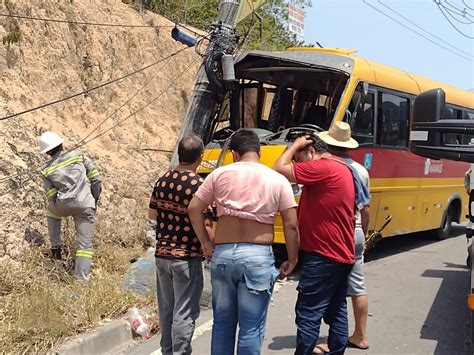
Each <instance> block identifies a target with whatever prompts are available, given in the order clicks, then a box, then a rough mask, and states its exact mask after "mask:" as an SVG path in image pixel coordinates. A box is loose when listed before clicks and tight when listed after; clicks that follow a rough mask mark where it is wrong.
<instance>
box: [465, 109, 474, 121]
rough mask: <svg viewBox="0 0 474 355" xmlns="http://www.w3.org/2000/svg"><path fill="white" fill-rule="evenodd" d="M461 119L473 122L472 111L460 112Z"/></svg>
mask: <svg viewBox="0 0 474 355" xmlns="http://www.w3.org/2000/svg"><path fill="white" fill-rule="evenodd" d="M462 119H463V120H474V112H473V111H463V112H462Z"/></svg>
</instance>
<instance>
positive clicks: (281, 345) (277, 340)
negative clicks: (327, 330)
mask: <svg viewBox="0 0 474 355" xmlns="http://www.w3.org/2000/svg"><path fill="white" fill-rule="evenodd" d="M327 341H328V338H327V336H320V337H319V338H318V344H326V343H327ZM295 348H296V335H285V336H279V337H273V338H272V342H271V343H270V344H268V349H270V350H274V351H280V350H286V349H289V350H290V349H291V351H289V352H288V353H289V354H290V353H291V354H292V353H293V351H294V350H295Z"/></svg>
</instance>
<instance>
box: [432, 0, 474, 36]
mask: <svg viewBox="0 0 474 355" xmlns="http://www.w3.org/2000/svg"><path fill="white" fill-rule="evenodd" d="M435 4H436V5H437V6H438V9H439V11H441V13H442V14H443V16H444V18H445V19H446V20H447V21H448V22H449V23H450V25H451V26H452V27H453V28H454V29H455V30H456V31H457V32H459V33H460V34H461V35H463V36H464V37H467V38H470V39H474V37H472V36H469V35H467V34H465V33H464V32H462V31H461V30H460V29H459V28H457V27H456V25H455V24H454V23H453V22H452V21H451V20H450V19H449V17H448V16H446V14H445V13H444V11H443V7H442V5H440V3H439V2H437V1H435Z"/></svg>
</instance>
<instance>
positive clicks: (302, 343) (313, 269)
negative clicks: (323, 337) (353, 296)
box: [295, 252, 352, 355]
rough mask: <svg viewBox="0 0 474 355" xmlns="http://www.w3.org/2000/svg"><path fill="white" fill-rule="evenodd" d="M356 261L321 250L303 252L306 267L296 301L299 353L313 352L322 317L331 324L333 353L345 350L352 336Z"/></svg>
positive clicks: (297, 348)
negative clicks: (350, 288)
mask: <svg viewBox="0 0 474 355" xmlns="http://www.w3.org/2000/svg"><path fill="white" fill-rule="evenodd" d="M351 269H352V264H343V263H339V262H336V261H333V260H331V259H328V258H326V257H324V256H322V255H320V254H317V253H310V252H304V253H303V268H302V272H301V279H300V282H299V284H298V288H297V290H298V301H297V302H296V326H297V329H298V331H297V336H296V351H295V354H297V355H307V354H308V355H309V354H312V352H313V349H314V347H315V346H316V343H317V341H318V337H319V328H320V326H321V319H324V321H325V323H327V324H328V325H329V337H328V346H329V350H330V354H344V351H345V349H346V346H347V340H348V336H349V326H348V322H347V303H346V296H347V279H348V276H349V273H350V271H351Z"/></svg>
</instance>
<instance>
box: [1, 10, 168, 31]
mask: <svg viewBox="0 0 474 355" xmlns="http://www.w3.org/2000/svg"><path fill="white" fill-rule="evenodd" d="M0 17H11V18H18V19H22V20H30V21H42V22H54V23H65V24H69V25H85V26H99V27H122V28H171V27H174V25H131V24H126V23H99V22H83V21H70V20H61V19H54V18H42V17H35V16H22V15H14V14H4V13H0Z"/></svg>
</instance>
